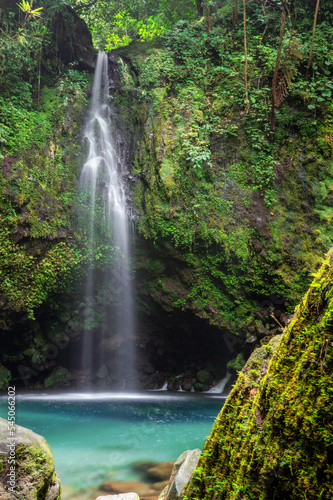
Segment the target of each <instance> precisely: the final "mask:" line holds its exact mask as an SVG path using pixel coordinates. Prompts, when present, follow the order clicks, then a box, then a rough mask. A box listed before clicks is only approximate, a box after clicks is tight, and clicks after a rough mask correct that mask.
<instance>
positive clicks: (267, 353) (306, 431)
mask: <svg viewBox="0 0 333 500" xmlns="http://www.w3.org/2000/svg"><path fill="white" fill-rule="evenodd" d="M332 326H333V252H332V251H331V252H330V253H329V255H328V258H327V260H325V262H324V264H323V266H322V267H321V269H320V270H319V272H318V274H317V275H316V277H315V279H314V281H313V283H312V284H311V286H310V288H309V290H308V292H307V294H306V295H305V296H304V297H303V299H302V301H301V303H300V305H299V306H297V307H296V309H295V315H294V318H293V320H292V321H291V323H290V324H289V325H288V327H287V328H286V329H285V331H284V333H283V335H282V336H277V337H275V338H273V339H272V340H271V341H270V342H269V343H268V344H266V345H264V346H262V347H261V348H259V349H257V350H256V351H255V352H254V353H253V355H252V356H251V358H250V359H249V361H248V362H247V364H246V366H245V367H244V368H243V370H242V371H241V373H240V374H239V377H238V380H237V383H236V385H235V386H234V388H233V390H232V391H231V393H230V395H229V397H228V399H227V401H226V403H225V405H224V407H223V409H222V411H221V413H220V414H219V416H218V418H217V420H216V422H215V424H214V426H213V429H212V431H211V434H210V436H209V438H208V439H207V441H206V443H205V446H204V449H203V453H202V457H201V459H200V461H199V464H198V467H197V469H196V472H195V474H194V476H193V478H192V479H191V481H190V482H189V483H188V485H187V487H186V491H185V493H184V494H183V495H182V496H181V498H182V499H183V500H185V499H186V500H190V499H191V500H199V499H203V498H204V499H205V500H213V499H216V498H218V499H219V500H231V499H233V500H236V499H240V498H242V499H243V500H252V499H253V500H254V499H255V500H268V499H270V500H271V499H273V500H274V499H276V500H277V499H282V498H283V499H290V500H294V499H295V500H298V499H303V498H305V496H304V495H305V492H306V498H307V499H308V500H315V499H318V498H320V499H322V500H329V499H331V498H332V483H333V460H332V457H333V442H332V426H331V421H332V411H333V403H332V375H333V350H332V345H333V335H332Z"/></svg>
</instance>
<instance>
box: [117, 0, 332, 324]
mask: <svg viewBox="0 0 333 500" xmlns="http://www.w3.org/2000/svg"><path fill="white" fill-rule="evenodd" d="M252 8H253V10H252ZM257 14H258V13H257V11H256V8H255V7H253V6H249V11H248V15H249V16H250V19H254V20H255V19H257V18H256V16H257ZM212 23H213V24H212V27H211V29H207V25H205V23H202V22H198V23H194V24H192V25H189V24H188V23H186V22H183V23H179V25H177V26H176V27H175V28H174V29H173V30H171V31H170V32H169V33H168V34H167V35H165V36H164V37H163V38H161V40H160V41H159V42H158V46H154V47H150V46H149V44H140V43H135V44H133V45H132V44H130V45H129V46H128V47H126V48H124V49H120V50H119V51H118V55H120V56H122V57H123V58H124V59H123V60H122V62H121V65H122V68H123V89H122V91H121V92H120V93H119V95H118V96H117V97H116V101H117V102H118V104H119V105H120V113H121V115H122V117H123V121H124V122H126V123H128V122H129V123H130V128H131V130H136V132H135V140H137V142H138V144H137V148H136V150H135V162H134V166H133V169H132V174H133V175H134V176H135V177H136V179H137V183H136V184H135V187H134V192H133V201H134V204H135V207H136V208H137V210H138V212H139V224H138V226H139V231H140V234H141V235H142V236H143V237H144V238H145V239H148V240H150V241H152V242H154V247H153V249H152V247H150V249H148V250H147V248H146V247H145V256H144V258H143V259H142V260H141V257H142V255H141V250H139V251H138V254H137V256H136V257H135V262H136V266H137V268H138V269H140V270H141V269H143V265H142V262H143V261H144V262H146V261H147V260H150V259H155V256H156V254H157V256H158V258H160V259H161V260H164V262H167V263H168V264H169V265H168V266H167V267H168V268H169V269H172V271H171V272H172V273H173V274H175V275H177V277H178V281H179V282H180V284H179V286H178V288H182V290H183V292H184V293H183V294H182V297H176V299H174V297H173V294H172V290H170V289H169V290H167V289H163V288H162V287H160V284H159V280H161V279H163V276H162V274H163V273H162V274H160V273H159V272H157V273H154V272H152V270H149V272H148V273H146V275H145V278H146V282H145V289H146V290H148V293H150V294H151V295H152V296H153V298H154V299H155V300H157V301H158V302H159V303H163V304H164V307H166V308H168V309H170V308H174V307H181V308H182V309H183V310H191V311H193V312H195V314H197V315H199V316H201V317H203V318H205V319H207V320H208V321H209V322H210V323H212V324H214V325H218V326H220V327H221V328H222V327H224V328H227V329H230V330H232V331H233V332H234V333H238V332H239V331H241V330H244V329H247V326H246V324H247V320H248V318H249V317H253V312H254V311H255V310H256V309H258V308H260V304H261V303H262V302H263V300H264V299H265V298H266V299H267V298H268V297H270V296H272V295H273V294H275V295H276V294H280V295H281V296H283V297H284V298H285V301H284V302H285V303H286V304H287V305H286V306H285V305H283V306H282V308H284V309H285V308H286V307H289V306H288V304H289V305H292V306H294V305H295V304H296V303H297V301H299V300H300V297H301V296H302V294H303V293H304V292H305V290H306V288H307V286H308V285H309V283H310V279H309V275H310V273H311V272H314V271H315V270H316V269H318V267H319V266H320V264H321V262H322V258H323V255H324V254H325V252H327V251H328V250H329V248H330V247H331V246H332V244H333V239H332V232H331V228H330V225H331V213H332V210H331V204H332V189H331V188H332V185H333V184H332V172H331V170H332V146H331V144H332V139H331V138H332V132H331V130H332V118H331V114H330V110H329V106H326V105H325V106H324V105H323V108H322V110H321V112H320V114H319V115H318V116H317V117H316V120H315V121H316V124H314V123H313V120H312V118H311V120H310V119H309V108H308V107H307V104H308V102H309V101H307V98H305V99H304V89H303V86H304V85H305V84H304V77H303V76H302V74H301V71H300V72H299V74H298V75H297V81H295V83H294V87H293V88H294V91H293V93H291V96H290V98H288V101H286V102H285V103H283V105H282V106H280V108H279V109H278V110H277V126H276V132H275V135H274V134H272V133H271V132H270V115H269V112H268V111H267V110H268V104H267V103H268V101H269V100H270V99H271V89H270V86H269V85H266V83H264V82H267V81H271V72H272V69H273V68H274V65H273V66H272V64H271V63H272V58H273V59H274V57H275V56H274V54H275V51H276V47H275V45H274V44H271V39H269V38H266V30H265V32H264V33H262V36H263V40H264V43H263V44H262V45H261V44H259V46H258V38H257V36H258V33H257V32H255V33H254V32H253V33H252V34H253V37H252V38H251V37H250V41H249V44H250V46H249V53H251V57H252V63H251V69H249V75H248V77H249V81H251V84H250V87H251V88H250V93H251V111H250V113H248V114H247V113H245V108H244V85H243V80H242V78H240V76H239V75H240V67H242V64H243V52H242V51H243V40H242V39H241V36H240V31H237V26H238V25H237V23H236V24H235V26H233V27H231V26H230V25H229V24H228V21H227V18H226V17H225V15H222V14H221V18H220V17H219V16H216V17H215V18H212ZM304 23H305V25H306V29H308V25H307V24H306V23H307V21H306V20H305V18H304ZM253 26H257V24H256V21H255V22H254V24H253ZM248 29H249V30H250V31H251V29H252V28H251V27H248ZM269 29H270V30H271V32H272V33H276V35H277V36H278V32H277V31H276V26H275V25H274V26H273V25H272V26H270V28H269ZM230 30H231V31H230ZM231 33H232V35H231ZM326 36H327V37H328V38H329V39H331V38H332V33H331V31H330V32H327V34H325V37H326ZM230 37H232V40H233V41H232V42H231V41H230ZM325 39H326V38H325ZM325 47H326V45H325ZM150 49H151V50H150ZM325 50H326V49H325ZM318 57H319V56H318ZM124 61H126V62H124ZM330 64H331V63H330ZM242 71H243V70H242ZM129 74H130V75H132V80H130V79H129V76H128V75H129ZM259 74H260V77H259V76H258V75H259ZM327 78H328V76H325V82H326V83H327V84H328V85H330V84H329V81H328V79H327ZM258 79H259V80H260V82H261V83H260V84H259V83H258V84H256V83H255V82H256V81H258ZM326 83H325V85H326ZM133 84H134V85H135V92H134V90H133V89H131V88H130V87H131V85H133ZM306 85H308V84H306ZM311 85H315V83H311ZM302 89H303V90H302ZM310 109H311V108H310ZM310 122H311V126H310V125H309V127H308V128H306V127H305V128H304V126H303V125H304V123H310ZM138 129H139V130H140V133H137V131H138ZM314 136H315V137H316V140H315V141H314V140H313V137H314ZM190 256H191V257H190ZM193 262H196V263H197V264H196V266H194V265H193ZM184 263H186V266H184ZM185 267H186V271H185V270H184V268H185ZM168 272H169V271H168ZM174 281H176V280H174ZM162 295H163V299H162Z"/></svg>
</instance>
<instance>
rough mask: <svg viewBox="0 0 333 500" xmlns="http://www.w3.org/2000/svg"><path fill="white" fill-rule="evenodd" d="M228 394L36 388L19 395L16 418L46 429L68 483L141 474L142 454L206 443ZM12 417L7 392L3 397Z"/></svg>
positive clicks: (161, 456)
mask: <svg viewBox="0 0 333 500" xmlns="http://www.w3.org/2000/svg"><path fill="white" fill-rule="evenodd" d="M223 401H224V400H223V399H220V398H217V397H212V396H211V397H208V396H207V395H205V396H204V395H196V394H193V395H192V394H184V393H181V394H176V395H168V394H166V393H159V392H157V393H148V394H69V393H67V394H66V393H62V394H53V395H52V394H44V395H43V394H40V393H39V394H38V393H37V394H34V395H24V396H21V397H20V396H18V397H17V401H16V423H17V424H18V425H22V426H23V427H28V428H30V429H32V430H33V431H35V432H37V433H38V434H41V435H42V436H44V437H45V438H46V440H47V441H48V443H49V445H50V447H51V449H52V451H53V455H54V459H55V464H56V469H57V471H58V473H59V475H60V478H61V480H62V483H63V485H64V486H72V487H75V488H86V487H93V486H97V485H98V484H100V483H101V482H102V481H104V480H106V479H110V476H111V475H112V479H113V480H122V479H126V480H131V479H133V480H134V479H139V477H138V476H137V474H136V473H135V471H134V470H133V469H132V466H133V464H135V463H136V462H138V461H141V460H152V461H156V462H163V461H169V460H176V459H177V458H178V456H179V455H180V454H181V453H182V452H183V451H185V450H188V449H194V448H200V449H201V448H202V446H203V444H204V441H205V439H206V437H207V436H208V434H209V432H210V429H211V427H212V425H213V423H214V420H215V418H216V417H217V415H218V413H219V411H220V409H221V407H222V405H223ZM0 415H1V416H2V417H3V418H6V417H7V398H1V399H0Z"/></svg>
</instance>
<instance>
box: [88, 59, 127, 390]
mask: <svg viewBox="0 0 333 500" xmlns="http://www.w3.org/2000/svg"><path fill="white" fill-rule="evenodd" d="M110 99H111V97H110V95H109V76H108V56H107V54H104V53H101V52H100V53H99V54H98V58H97V62H96V70H95V76H94V82H93V88H92V102H91V108H90V115H89V119H88V121H87V124H86V127H85V133H84V137H85V141H86V142H87V144H88V155H87V159H86V162H85V163H84V165H83V168H82V173H81V177H80V184H81V190H82V192H85V193H86V194H87V193H88V195H87V196H88V197H87V200H88V203H89V212H90V214H89V217H90V220H89V225H88V231H87V232H88V233H89V244H90V254H91V255H92V254H93V252H94V251H96V247H97V243H98V242H100V241H101V232H103V231H102V230H101V221H102V222H103V224H102V226H103V228H104V233H106V234H105V237H106V238H111V239H110V241H111V244H112V245H113V249H114V252H115V254H116V257H115V260H114V262H113V264H112V267H107V269H106V271H104V272H103V274H102V276H101V274H100V273H99V274H98V273H97V272H96V270H94V269H93V268H91V267H90V269H89V271H88V276H87V284H86V307H85V309H86V310H85V311H84V315H85V318H86V320H85V322H86V323H85V326H84V332H83V344H82V359H81V367H82V368H83V369H84V370H85V372H86V373H88V374H89V376H90V378H91V375H92V372H93V370H94V369H95V368H96V367H99V368H100V367H102V366H106V364H107V362H108V359H105V358H106V354H105V353H106V352H107V350H106V349H103V348H101V347H100V348H99V354H98V355H97V357H98V358H99V359H96V353H95V339H94V335H93V331H92V330H93V328H92V320H91V318H92V315H93V311H92V308H94V307H95V305H96V296H97V295H98V288H99V287H100V286H101V285H102V286H104V289H108V287H109V289H111V295H112V299H111V302H112V301H113V302H114V304H113V305H112V304H107V301H105V299H104V307H106V308H108V307H110V308H111V306H112V313H110V312H109V313H108V312H106V313H105V314H104V316H105V321H104V326H103V330H104V332H102V333H103V335H104V340H105V342H108V341H109V339H110V334H111V331H112V338H113V342H114V344H116V345H118V347H119V350H120V352H121V361H120V362H118V363H115V364H116V365H118V366H116V367H114V369H113V378H114V377H116V379H117V384H118V386H119V387H120V388H122V389H124V388H126V389H131V388H133V387H134V379H135V375H134V372H135V370H134V361H135V359H134V358H135V356H134V340H133V336H134V320H133V305H132V277H131V273H130V268H129V266H130V241H129V219H128V206H127V201H126V198H127V196H126V185H125V182H124V174H125V172H122V171H121V163H120V162H119V161H118V160H117V155H116V151H115V149H114V145H113V141H112V129H111V117H112V112H111V107H110ZM87 222H88V221H86V224H87ZM97 257H98V258H102V257H104V256H103V255H101V254H100V255H98V256H97ZM95 258H96V257H95ZM101 282H102V283H101ZM99 307H100V306H99ZM94 353H95V354H94ZM114 372H116V373H114Z"/></svg>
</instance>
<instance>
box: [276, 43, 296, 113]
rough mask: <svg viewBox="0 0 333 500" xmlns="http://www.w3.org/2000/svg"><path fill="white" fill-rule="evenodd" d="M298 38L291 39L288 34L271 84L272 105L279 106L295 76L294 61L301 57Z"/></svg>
mask: <svg viewBox="0 0 333 500" xmlns="http://www.w3.org/2000/svg"><path fill="white" fill-rule="evenodd" d="M298 40H299V39H298V38H295V39H294V40H292V35H291V36H290V40H289V45H288V47H286V49H285V54H284V59H283V61H282V62H281V64H280V67H279V70H278V74H277V78H276V81H275V82H274V85H273V97H274V105H275V106H276V107H278V106H280V104H281V103H282V102H283V101H284V99H285V98H286V97H287V95H288V93H289V91H288V89H289V88H290V87H291V85H292V80H293V79H294V78H295V74H296V62H297V61H298V60H300V59H302V54H301V53H300V50H299V49H300V47H301V44H300V43H299V42H298Z"/></svg>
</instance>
